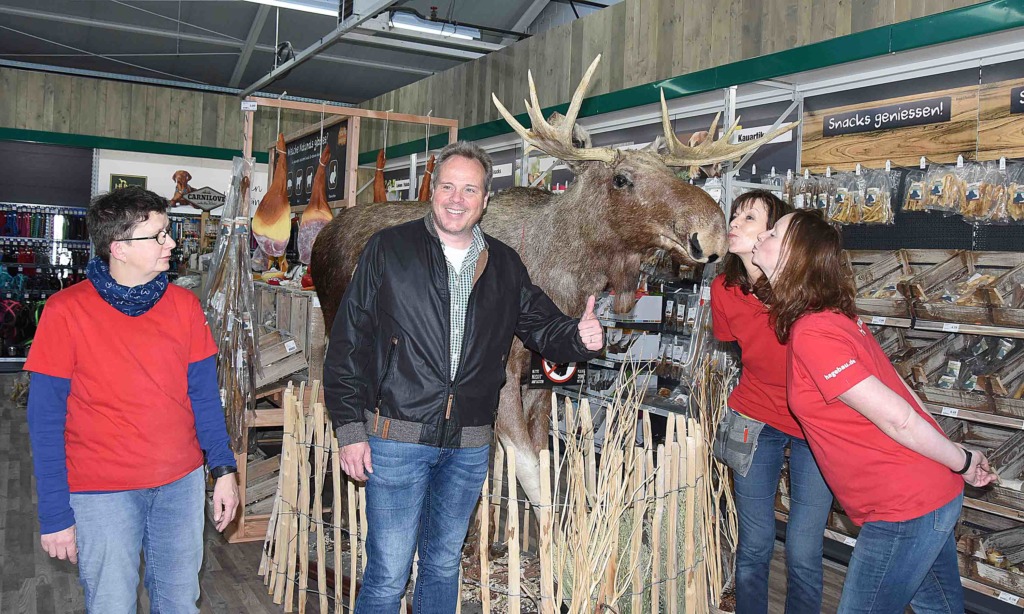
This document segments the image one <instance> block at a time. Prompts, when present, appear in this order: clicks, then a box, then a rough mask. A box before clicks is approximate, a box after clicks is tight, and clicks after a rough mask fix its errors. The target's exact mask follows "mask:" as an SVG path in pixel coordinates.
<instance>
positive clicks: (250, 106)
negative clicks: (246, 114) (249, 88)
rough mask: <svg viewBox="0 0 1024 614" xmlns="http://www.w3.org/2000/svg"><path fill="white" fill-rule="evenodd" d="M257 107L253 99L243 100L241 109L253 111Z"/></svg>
mask: <svg viewBox="0 0 1024 614" xmlns="http://www.w3.org/2000/svg"><path fill="white" fill-rule="evenodd" d="M257 108H258V105H257V104H256V101H255V100H243V101H242V110H243V111H255V110H256V109H257Z"/></svg>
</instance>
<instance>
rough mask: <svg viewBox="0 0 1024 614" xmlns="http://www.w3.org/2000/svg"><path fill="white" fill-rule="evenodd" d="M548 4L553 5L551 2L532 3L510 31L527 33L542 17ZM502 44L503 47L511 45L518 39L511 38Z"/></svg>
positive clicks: (536, 0) (538, 0)
mask: <svg viewBox="0 0 1024 614" xmlns="http://www.w3.org/2000/svg"><path fill="white" fill-rule="evenodd" d="M548 4H551V0H533V2H531V3H530V6H528V7H526V10H525V11H523V14H522V15H520V16H519V19H517V20H516V22H515V23H514V24H512V27H511V28H509V30H513V31H515V32H526V29H527V28H529V27H530V26H531V25H532V24H533V22H535V21H537V16H538V15H540V12H541V11H543V10H544V9H545V8H547V6H548ZM501 42H502V44H503V45H511V44H512V43H514V42H516V39H515V38H514V37H511V36H509V37H506V38H505V39H503V40H502V41H501Z"/></svg>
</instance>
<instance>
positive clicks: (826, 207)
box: [814, 177, 836, 213]
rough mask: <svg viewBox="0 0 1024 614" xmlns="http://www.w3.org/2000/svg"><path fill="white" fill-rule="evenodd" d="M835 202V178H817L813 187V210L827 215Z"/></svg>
mask: <svg viewBox="0 0 1024 614" xmlns="http://www.w3.org/2000/svg"><path fill="white" fill-rule="evenodd" d="M835 201H836V180H835V177H818V180H817V182H816V184H815V187H814V208H815V209H820V210H822V211H825V212H826V213H828V212H829V211H831V210H832V207H833V206H834V205H835Z"/></svg>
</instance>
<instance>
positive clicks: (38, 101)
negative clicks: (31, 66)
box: [15, 72, 43, 130]
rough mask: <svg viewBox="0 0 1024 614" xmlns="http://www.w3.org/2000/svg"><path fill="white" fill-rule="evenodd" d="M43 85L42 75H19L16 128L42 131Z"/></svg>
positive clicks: (26, 73) (36, 73) (30, 73)
mask: <svg viewBox="0 0 1024 614" xmlns="http://www.w3.org/2000/svg"><path fill="white" fill-rule="evenodd" d="M42 85H43V74H42V73H38V72H23V73H21V75H19V84H18V89H19V92H18V93H19V95H18V106H17V117H16V118H15V120H16V124H15V126H16V127H18V128H21V129H24V130H39V129H40V126H39V124H40V121H41V120H42V117H41V109H40V107H41V106H42V102H43V100H42V89H43V88H42Z"/></svg>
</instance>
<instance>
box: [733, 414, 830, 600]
mask: <svg viewBox="0 0 1024 614" xmlns="http://www.w3.org/2000/svg"><path fill="white" fill-rule="evenodd" d="M757 444H758V445H757V450H756V451H755V452H754V460H753V463H752V464H751V466H750V470H749V471H748V472H747V475H746V477H742V476H740V475H738V474H736V473H735V472H734V473H733V480H734V482H735V484H736V510H737V512H738V514H739V528H740V535H739V545H738V547H737V551H736V613H737V614H765V613H766V612H768V569H769V567H770V565H771V561H772V551H773V550H774V547H775V493H776V491H778V489H779V474H780V473H781V471H782V463H783V461H784V460H785V449H786V446H787V445H788V446H789V447H790V452H789V482H790V487H791V492H790V497H789V500H790V501H789V522H788V524H787V528H786V579H787V589H786V612H788V613H789V614H805V613H807V612H820V611H821V591H822V540H823V539H824V535H825V522H826V521H827V520H828V514H829V510H830V509H831V507H832V493H831V492H830V491H829V489H828V486H826V485H825V480H824V479H823V478H822V477H821V472H820V471H818V465H817V464H816V463H815V462H814V457H812V456H811V450H810V448H808V447H807V442H806V441H804V440H803V439H800V438H799V437H792V436H790V435H787V434H786V433H783V432H782V431H779V430H778V429H775V428H772V427H771V426H768V425H765V427H764V429H763V430H762V431H761V435H760V437H759V438H758V440H757Z"/></svg>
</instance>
